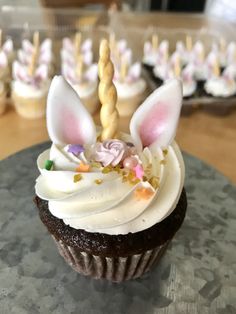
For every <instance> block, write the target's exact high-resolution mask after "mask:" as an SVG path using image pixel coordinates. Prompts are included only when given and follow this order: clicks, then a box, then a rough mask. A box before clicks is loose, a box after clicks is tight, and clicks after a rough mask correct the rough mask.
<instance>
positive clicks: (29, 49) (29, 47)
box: [22, 39, 34, 54]
mask: <svg viewBox="0 0 236 314" xmlns="http://www.w3.org/2000/svg"><path fill="white" fill-rule="evenodd" d="M22 49H23V50H24V51H25V52H26V53H29V54H32V53H33V51H34V46H33V45H32V44H31V42H30V41H29V40H28V39H24V40H22Z"/></svg>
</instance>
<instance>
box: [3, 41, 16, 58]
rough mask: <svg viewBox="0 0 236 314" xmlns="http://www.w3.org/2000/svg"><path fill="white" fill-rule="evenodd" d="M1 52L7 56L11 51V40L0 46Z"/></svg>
mask: <svg viewBox="0 0 236 314" xmlns="http://www.w3.org/2000/svg"><path fill="white" fill-rule="evenodd" d="M2 50H3V51H4V52H5V53H6V54H7V55H8V54H9V53H11V52H12V51H13V41H12V39H7V40H6V41H5V43H4V44H3V45H2Z"/></svg>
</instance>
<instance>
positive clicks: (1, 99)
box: [0, 92, 7, 115]
mask: <svg viewBox="0 0 236 314" xmlns="http://www.w3.org/2000/svg"><path fill="white" fill-rule="evenodd" d="M6 107H7V97H6V92H3V93H2V94H1V95H0V115H1V114H3V113H4V112H5V110H6Z"/></svg>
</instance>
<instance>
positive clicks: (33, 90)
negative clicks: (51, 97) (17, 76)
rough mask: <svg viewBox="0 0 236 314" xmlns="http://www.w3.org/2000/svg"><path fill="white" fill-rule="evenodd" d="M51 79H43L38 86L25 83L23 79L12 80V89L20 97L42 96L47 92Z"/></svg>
mask: <svg viewBox="0 0 236 314" xmlns="http://www.w3.org/2000/svg"><path fill="white" fill-rule="evenodd" d="M50 82H51V80H49V79H47V80H45V81H43V82H42V83H41V84H40V86H39V87H38V86H34V85H30V84H26V83H24V82H23V81H17V80H15V81H13V82H12V90H13V91H14V92H15V93H16V94H17V95H18V96H21V97H24V98H40V97H44V96H45V95H47V93H48V89H49V86H50Z"/></svg>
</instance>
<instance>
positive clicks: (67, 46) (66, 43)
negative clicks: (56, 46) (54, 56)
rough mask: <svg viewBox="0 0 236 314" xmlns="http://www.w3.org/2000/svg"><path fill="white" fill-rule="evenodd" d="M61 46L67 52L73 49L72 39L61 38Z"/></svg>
mask: <svg viewBox="0 0 236 314" xmlns="http://www.w3.org/2000/svg"><path fill="white" fill-rule="evenodd" d="M62 47H63V49H65V50H67V51H69V52H73V51H74V44H73V42H72V40H71V39H70V38H68V37H65V38H63V40H62Z"/></svg>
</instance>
